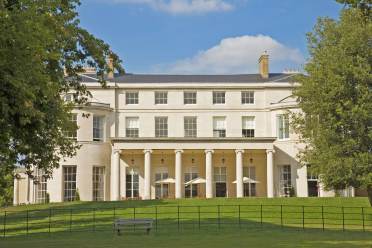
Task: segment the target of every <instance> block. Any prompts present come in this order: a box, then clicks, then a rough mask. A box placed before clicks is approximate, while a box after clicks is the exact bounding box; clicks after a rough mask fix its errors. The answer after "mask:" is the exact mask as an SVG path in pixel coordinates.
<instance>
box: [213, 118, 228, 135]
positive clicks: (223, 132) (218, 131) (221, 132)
mask: <svg viewBox="0 0 372 248" xmlns="http://www.w3.org/2000/svg"><path fill="white" fill-rule="evenodd" d="M218 118H221V119H223V120H224V129H217V128H216V127H215V120H216V119H218ZM212 124H213V137H214V138H225V137H226V130H227V127H226V116H213V123H212Z"/></svg>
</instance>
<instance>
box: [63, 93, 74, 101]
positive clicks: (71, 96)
mask: <svg viewBox="0 0 372 248" xmlns="http://www.w3.org/2000/svg"><path fill="white" fill-rule="evenodd" d="M63 101H65V102H73V101H75V97H74V94H72V93H68V94H66V95H64V96H63Z"/></svg>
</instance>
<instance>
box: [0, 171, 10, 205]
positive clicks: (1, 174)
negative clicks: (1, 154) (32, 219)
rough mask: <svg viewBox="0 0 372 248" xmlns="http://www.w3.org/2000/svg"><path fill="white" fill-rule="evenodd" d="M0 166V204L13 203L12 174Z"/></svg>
mask: <svg viewBox="0 0 372 248" xmlns="http://www.w3.org/2000/svg"><path fill="white" fill-rule="evenodd" d="M5 169H6V168H4V167H1V166H0V206H9V205H12V203H13V174H12V172H10V171H6V170H5Z"/></svg>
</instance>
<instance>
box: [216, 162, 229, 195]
mask: <svg viewBox="0 0 372 248" xmlns="http://www.w3.org/2000/svg"><path fill="white" fill-rule="evenodd" d="M213 171H214V182H215V183H216V197H226V192H227V186H226V181H227V179H226V178H227V176H226V167H214V168H213Z"/></svg>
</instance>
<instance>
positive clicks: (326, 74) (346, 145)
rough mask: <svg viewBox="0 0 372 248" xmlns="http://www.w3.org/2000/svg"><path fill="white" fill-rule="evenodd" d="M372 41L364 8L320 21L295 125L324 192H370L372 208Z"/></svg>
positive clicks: (306, 158)
mask: <svg viewBox="0 0 372 248" xmlns="http://www.w3.org/2000/svg"><path fill="white" fill-rule="evenodd" d="M343 2H346V1H343ZM348 2H355V3H356V2H359V3H360V2H364V1H348ZM371 37H372V22H371V17H370V15H365V12H364V10H362V9H360V8H345V9H343V10H342V11H341V14H340V20H338V21H336V20H332V19H329V18H321V19H319V20H318V23H317V24H316V25H315V27H314V30H313V32H312V33H310V34H308V43H309V53H310V59H309V61H308V63H307V64H306V65H305V72H306V73H305V75H302V76H300V77H299V86H298V87H297V88H296V89H295V92H294V94H295V96H297V97H298V100H299V107H300V108H301V109H302V111H303V112H302V113H301V114H298V115H295V116H294V120H293V123H292V124H293V126H294V128H295V130H296V131H297V132H298V133H299V134H300V137H301V138H302V140H303V142H304V143H305V144H307V146H306V148H305V149H304V150H303V151H301V152H300V161H301V162H302V163H303V164H304V165H305V164H309V165H311V170H312V171H313V172H315V173H318V174H319V175H321V180H322V182H323V183H324V185H325V187H326V188H327V189H344V188H345V187H348V186H353V187H356V188H364V189H367V192H368V196H369V200H370V203H371V204H372V156H371V154H372V153H371V152H372V94H371V90H372V73H371V64H372V56H371V55H372V43H371Z"/></svg>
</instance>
